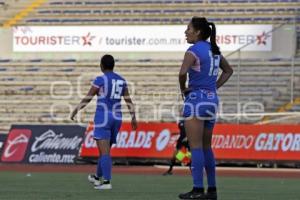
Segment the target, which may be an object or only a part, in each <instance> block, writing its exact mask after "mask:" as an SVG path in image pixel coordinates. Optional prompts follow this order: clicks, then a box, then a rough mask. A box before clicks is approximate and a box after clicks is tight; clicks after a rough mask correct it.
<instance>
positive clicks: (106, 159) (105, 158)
mask: <svg viewBox="0 0 300 200" xmlns="http://www.w3.org/2000/svg"><path fill="white" fill-rule="evenodd" d="M100 160H101V161H100V162H101V169H102V173H103V179H104V180H106V181H110V179H111V167H112V163H111V157H110V155H109V154H105V155H102V156H101V159H100Z"/></svg>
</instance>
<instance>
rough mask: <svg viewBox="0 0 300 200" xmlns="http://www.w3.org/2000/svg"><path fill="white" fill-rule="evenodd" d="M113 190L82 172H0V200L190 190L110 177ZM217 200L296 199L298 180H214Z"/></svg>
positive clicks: (154, 178) (148, 179) (152, 195)
mask: <svg viewBox="0 0 300 200" xmlns="http://www.w3.org/2000/svg"><path fill="white" fill-rule="evenodd" d="M112 184H113V190H111V191H98V190H95V189H93V187H92V185H91V184H90V183H88V181H87V175H86V174H83V173H32V174H30V175H29V174H26V173H17V172H0V199H1V200H11V199H18V200H27V199H28V200H29V199H30V200H46V199H51V200H56V199H59V200H60V199H61V200H67V199H70V200H77V199H78V200H88V199H93V200H95V199H101V200H126V199H128V200H148V199H149V200H173V199H178V198H177V195H178V193H180V192H185V191H188V190H190V189H191V177H189V176H168V177H164V176H158V175H151V176H150V175H145V176H143V175H119V174H115V175H114V176H113V182H112ZM218 186H219V200H299V199H300V180H298V179H279V178H276V179H274V178H233V177H232V178H229V177H220V178H219V179H218Z"/></svg>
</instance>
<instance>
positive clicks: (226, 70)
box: [217, 56, 233, 89]
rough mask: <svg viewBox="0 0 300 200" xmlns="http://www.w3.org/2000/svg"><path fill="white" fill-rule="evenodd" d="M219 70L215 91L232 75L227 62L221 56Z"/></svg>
mask: <svg viewBox="0 0 300 200" xmlns="http://www.w3.org/2000/svg"><path fill="white" fill-rule="evenodd" d="M220 68H221V69H222V74H221V75H220V77H219V78H218V80H217V89H219V88H220V87H221V86H222V85H224V83H226V81H227V80H228V79H229V78H230V76H231V75H232V74H233V69H232V67H231V66H230V65H229V63H228V62H227V60H226V59H225V58H224V57H223V56H221V63H220Z"/></svg>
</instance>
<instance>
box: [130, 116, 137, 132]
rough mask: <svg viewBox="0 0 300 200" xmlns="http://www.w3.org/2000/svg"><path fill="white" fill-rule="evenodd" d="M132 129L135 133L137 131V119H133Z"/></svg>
mask: <svg viewBox="0 0 300 200" xmlns="http://www.w3.org/2000/svg"><path fill="white" fill-rule="evenodd" d="M131 127H132V130H134V131H135V130H136V129H137V121H136V118H135V117H133V118H132V119H131Z"/></svg>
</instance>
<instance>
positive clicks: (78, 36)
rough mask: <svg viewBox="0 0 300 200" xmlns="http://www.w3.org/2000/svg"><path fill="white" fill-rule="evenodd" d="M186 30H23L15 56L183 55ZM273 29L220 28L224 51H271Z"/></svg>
mask: <svg viewBox="0 0 300 200" xmlns="http://www.w3.org/2000/svg"><path fill="white" fill-rule="evenodd" d="M185 30H186V26H183V25H168V26H163V25H160V26H150V25H149V26H141V25H140V26H23V27H20V26H19V27H14V30H13V51H14V52H106V51H109V52H182V51H185V50H186V49H187V48H188V47H189V46H190V44H187V42H186V40H185V34H184V31H185ZM271 30H272V25H218V26H217V43H218V44H219V46H220V48H221V50H222V51H234V50H236V49H238V48H240V47H242V46H244V45H246V44H247V43H250V42H251V41H253V40H254V41H255V42H254V43H253V44H251V45H249V46H247V47H246V48H244V49H243V51H271V50H272V34H271V33H268V32H270V31H271Z"/></svg>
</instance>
